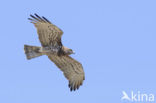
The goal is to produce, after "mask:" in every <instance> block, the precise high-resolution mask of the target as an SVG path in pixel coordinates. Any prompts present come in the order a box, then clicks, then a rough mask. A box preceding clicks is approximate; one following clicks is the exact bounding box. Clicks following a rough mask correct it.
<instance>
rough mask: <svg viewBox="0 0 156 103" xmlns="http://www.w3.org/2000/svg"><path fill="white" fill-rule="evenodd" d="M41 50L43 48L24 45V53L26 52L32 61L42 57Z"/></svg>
mask: <svg viewBox="0 0 156 103" xmlns="http://www.w3.org/2000/svg"><path fill="white" fill-rule="evenodd" d="M40 49H41V47H37V46H30V45H24V51H25V54H26V57H27V59H32V58H35V57H38V56H41V55H42V53H41V52H40Z"/></svg>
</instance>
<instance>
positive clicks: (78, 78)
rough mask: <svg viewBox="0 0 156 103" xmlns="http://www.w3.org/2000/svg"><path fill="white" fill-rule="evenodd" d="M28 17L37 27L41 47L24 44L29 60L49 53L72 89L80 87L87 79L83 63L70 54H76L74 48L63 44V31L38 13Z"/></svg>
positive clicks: (49, 56)
mask: <svg viewBox="0 0 156 103" xmlns="http://www.w3.org/2000/svg"><path fill="white" fill-rule="evenodd" d="M30 17H31V18H28V19H29V20H30V21H31V23H33V24H34V26H35V27H36V29H37V33H38V37H39V40H40V42H41V45H42V46H41V47H38V46H30V45H24V51H25V54H26V57H27V59H28V60H30V59H32V58H35V57H39V56H42V55H47V56H48V58H49V59H50V60H51V61H52V62H54V64H55V65H56V66H57V67H58V68H60V70H61V71H63V74H64V76H65V77H66V78H67V79H68V80H69V84H68V86H69V88H70V90H71V91H72V90H74V91H75V90H76V89H79V87H80V86H81V85H82V83H83V80H84V79H85V76H84V71H83V67H82V64H81V63H80V62H78V61H77V60H75V59H73V58H72V57H71V56H70V55H71V54H74V52H73V50H72V49H69V48H67V47H65V46H63V44H62V42H61V37H62V34H63V31H62V30H61V29H60V28H58V27H57V26H55V25H54V24H52V23H51V22H50V21H49V20H48V19H46V18H45V17H44V16H42V17H40V16H38V15H37V14H34V15H30Z"/></svg>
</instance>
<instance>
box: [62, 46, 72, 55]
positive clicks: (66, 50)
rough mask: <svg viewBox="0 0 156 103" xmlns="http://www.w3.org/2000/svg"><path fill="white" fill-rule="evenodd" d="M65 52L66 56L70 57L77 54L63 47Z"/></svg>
mask: <svg viewBox="0 0 156 103" xmlns="http://www.w3.org/2000/svg"><path fill="white" fill-rule="evenodd" d="M63 51H64V53H65V54H67V55H70V54H75V52H74V51H73V50H72V49H69V48H67V47H63Z"/></svg>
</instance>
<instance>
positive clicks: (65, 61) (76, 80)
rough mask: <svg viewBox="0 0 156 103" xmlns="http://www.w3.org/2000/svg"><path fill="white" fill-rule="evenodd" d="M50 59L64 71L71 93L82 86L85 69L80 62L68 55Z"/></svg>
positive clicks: (52, 56)
mask: <svg viewBox="0 0 156 103" xmlns="http://www.w3.org/2000/svg"><path fill="white" fill-rule="evenodd" d="M48 58H49V59H50V60H51V61H53V62H54V63H55V64H56V66H57V67H58V68H60V69H61V70H62V71H63V73H64V76H65V77H66V78H67V79H68V80H69V88H70V90H71V91H72V90H74V91H75V90H76V89H78V88H79V87H80V85H82V83H83V80H84V79H85V76H84V71H83V67H82V65H81V64H80V63H79V62H78V61H76V60H74V59H73V58H71V57H70V56H67V55H63V56H57V55H50V56H48Z"/></svg>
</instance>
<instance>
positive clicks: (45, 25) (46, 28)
mask: <svg viewBox="0 0 156 103" xmlns="http://www.w3.org/2000/svg"><path fill="white" fill-rule="evenodd" d="M30 16H31V17H32V18H28V19H29V20H31V23H33V24H34V25H35V27H36V28H37V33H38V35H39V40H40V42H41V44H42V46H43V47H46V46H62V43H61V36H62V34H63V31H62V30H61V29H59V28H58V27H57V26H55V25H54V24H52V23H51V22H50V21H49V20H48V19H46V18H45V17H43V16H42V17H40V16H38V15H37V14H34V16H33V15H30Z"/></svg>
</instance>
